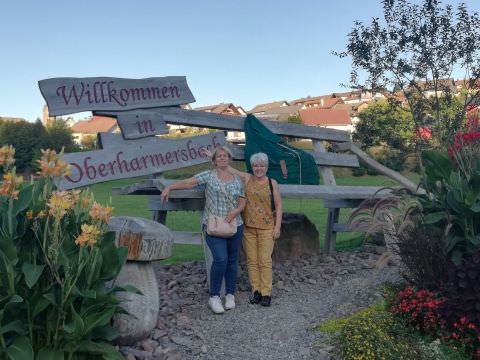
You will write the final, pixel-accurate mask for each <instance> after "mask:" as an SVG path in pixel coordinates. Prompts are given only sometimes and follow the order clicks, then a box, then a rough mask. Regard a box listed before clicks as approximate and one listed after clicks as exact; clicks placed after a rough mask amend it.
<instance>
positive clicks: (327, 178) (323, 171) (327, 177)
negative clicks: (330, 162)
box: [313, 140, 337, 185]
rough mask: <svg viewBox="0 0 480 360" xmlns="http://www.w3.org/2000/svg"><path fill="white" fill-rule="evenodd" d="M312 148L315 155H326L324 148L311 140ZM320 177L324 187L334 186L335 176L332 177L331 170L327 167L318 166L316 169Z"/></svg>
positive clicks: (316, 141)
mask: <svg viewBox="0 0 480 360" xmlns="http://www.w3.org/2000/svg"><path fill="white" fill-rule="evenodd" d="M313 148H314V150H315V153H326V149H325V146H324V145H323V143H322V142H321V141H318V140H313ZM318 170H319V172H320V176H321V177H322V180H323V183H324V184H325V185H336V184H337V183H336V181H335V176H334V175H333V171H332V169H330V168H329V167H324V166H320V167H319V168H318Z"/></svg>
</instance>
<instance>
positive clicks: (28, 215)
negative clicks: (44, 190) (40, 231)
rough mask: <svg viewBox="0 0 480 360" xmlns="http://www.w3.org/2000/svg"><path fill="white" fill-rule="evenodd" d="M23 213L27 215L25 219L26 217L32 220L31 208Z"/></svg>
mask: <svg viewBox="0 0 480 360" xmlns="http://www.w3.org/2000/svg"><path fill="white" fill-rule="evenodd" d="M25 215H26V216H27V219H28V220H32V219H33V211H32V210H28V211H27V213H26V214H25Z"/></svg>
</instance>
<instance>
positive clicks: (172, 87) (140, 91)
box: [38, 76, 195, 116]
mask: <svg viewBox="0 0 480 360" xmlns="http://www.w3.org/2000/svg"><path fill="white" fill-rule="evenodd" d="M38 85H39V87H40V91H41V93H42V95H43V97H44V99H45V100H46V102H47V105H48V111H49V114H50V116H58V115H65V114H72V113H77V112H82V111H89V110H90V111H94V110H112V111H123V110H129V109H141V108H151V107H158V106H172V105H181V104H188V103H191V102H194V101H195V98H194V97H193V95H192V92H191V91H190V89H189V87H188V84H187V79H186V77H185V76H167V77H153V78H146V79H123V78H113V77H88V78H73V77H66V78H51V79H45V80H40V81H39V82H38Z"/></svg>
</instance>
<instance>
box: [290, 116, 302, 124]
mask: <svg viewBox="0 0 480 360" xmlns="http://www.w3.org/2000/svg"><path fill="white" fill-rule="evenodd" d="M287 122H289V123H292V124H303V121H302V118H301V117H300V115H298V114H297V115H290V116H289V117H288V118H287Z"/></svg>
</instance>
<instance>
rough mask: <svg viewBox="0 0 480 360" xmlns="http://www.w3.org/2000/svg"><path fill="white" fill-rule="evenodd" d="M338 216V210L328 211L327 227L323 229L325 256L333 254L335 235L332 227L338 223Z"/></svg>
mask: <svg viewBox="0 0 480 360" xmlns="http://www.w3.org/2000/svg"><path fill="white" fill-rule="evenodd" d="M339 214H340V210H339V209H328V216H327V227H326V229H325V252H326V253H327V254H331V253H333V252H335V246H336V241H337V233H336V232H335V229H334V226H335V224H336V223H338V217H339Z"/></svg>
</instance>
